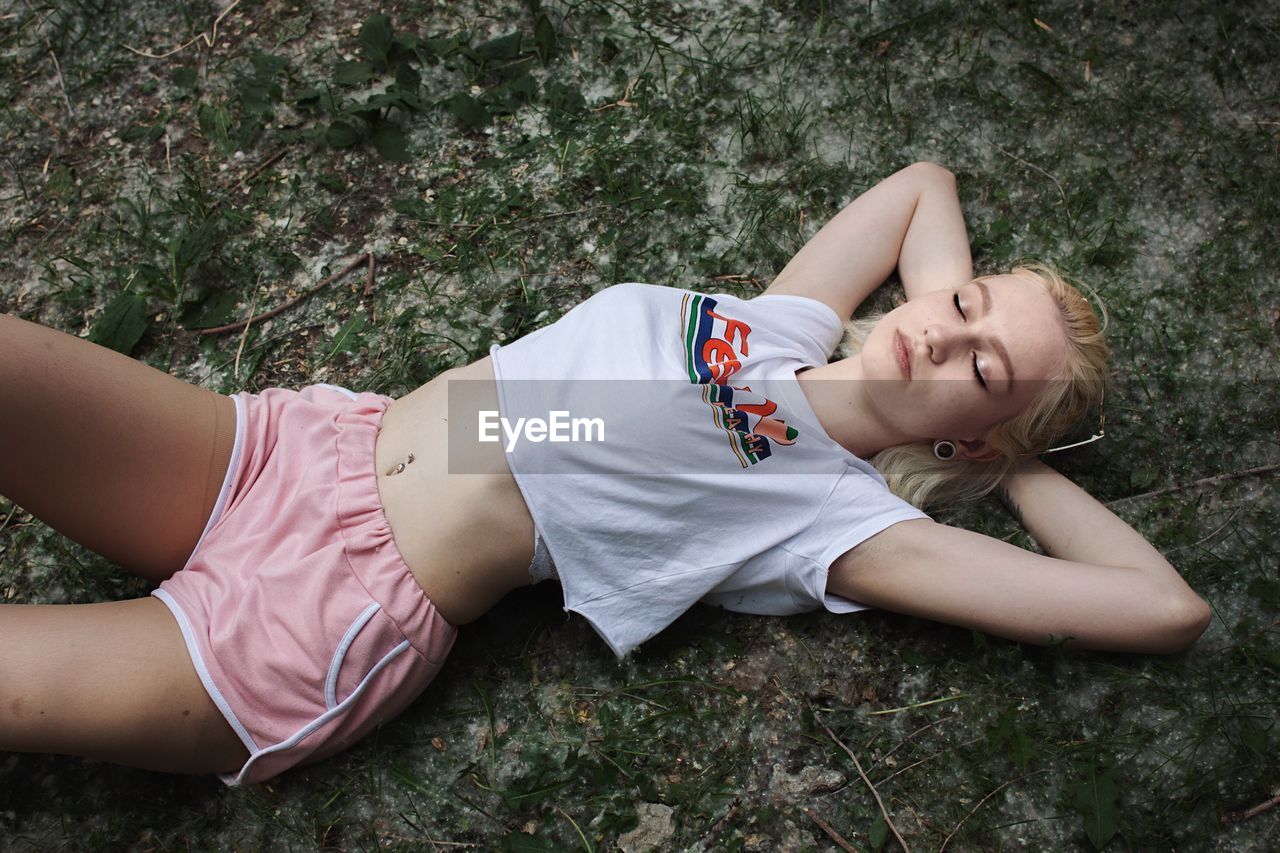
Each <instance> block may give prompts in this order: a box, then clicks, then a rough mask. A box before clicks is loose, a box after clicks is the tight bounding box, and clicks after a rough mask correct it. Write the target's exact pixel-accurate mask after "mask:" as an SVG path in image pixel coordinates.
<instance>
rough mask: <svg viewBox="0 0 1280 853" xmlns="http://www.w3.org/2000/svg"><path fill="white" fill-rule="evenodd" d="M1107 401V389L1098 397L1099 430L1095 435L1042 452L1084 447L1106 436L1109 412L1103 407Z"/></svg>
mask: <svg viewBox="0 0 1280 853" xmlns="http://www.w3.org/2000/svg"><path fill="white" fill-rule="evenodd" d="M1106 401H1107V393H1106V391H1103V392H1102V395H1101V396H1099V398H1098V431H1097V432H1096V433H1094V434H1093V435H1091V436H1089V437H1088V438H1086V439H1084V440H1083V441H1077V442H1076V443H1075V444H1064V445H1062V446H1061V447H1050V448H1049V449H1048V450H1045V451H1042V452H1043V453H1057V452H1058V451H1059V450H1070V449H1071V448H1073V447H1083V446H1084V445H1086V444H1093V443H1094V442H1095V441H1097V440H1098V439H1100V438H1103V437H1104V436H1106V434H1107V412H1106V410H1105V409H1104V408H1103V406H1104V404H1105V403H1106Z"/></svg>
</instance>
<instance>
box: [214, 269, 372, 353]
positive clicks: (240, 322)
mask: <svg viewBox="0 0 1280 853" xmlns="http://www.w3.org/2000/svg"><path fill="white" fill-rule="evenodd" d="M364 263H369V264H372V263H373V253H372V252H365V253H364V254H363V255H361V256H360V257H358V258H356V259H355V260H354V261H352V262H351V263H349V264H347V265H346V266H345V267H343V268H342V269H341V270H339V271H338V272H336V273H334V274H333V275H331V276H329V277H328V278H326V279H324V280H323V281H321V282H320V283H319V284H317V285H315V286H314V287H312V288H310V289H308V290H307V291H306V292H304V293H300V294H298V295H297V296H295V297H294V298H293V299H290V300H289V301H288V302H285V303H284V304H283V305H280V306H277V307H276V308H272V309H271V310H270V311H266V312H263V313H262V314H258V315H257V316H255V317H247V318H245V319H243V320H237V321H236V322H234V323H228V324H227V325H225V326H214V327H213V328H211V329H200V330H199V333H200V334H202V335H218V334H221V333H223V332H231V331H234V330H236V329H239V328H241V327H243V326H247V325H248V324H250V323H257V322H259V321H260V320H269V319H271V318H272V317H274V316H276V315H277V314H282V313H284V312H285V311H288V310H289V309H290V308H292V307H293V306H295V305H297V304H298V303H299V302H302V301H303V300H305V299H309V298H310V297H312V296H314V295H315V294H316V293H317V292H318V291H320V290H321V289H323V288H324V287H325V286H327V285H330V284H333V282H335V281H337V280H338V279H340V278H342V277H343V276H345V275H347V274H348V273H350V272H351V271H352V270H354V269H356V268H357V267H359V266H360V265H361V264H364Z"/></svg>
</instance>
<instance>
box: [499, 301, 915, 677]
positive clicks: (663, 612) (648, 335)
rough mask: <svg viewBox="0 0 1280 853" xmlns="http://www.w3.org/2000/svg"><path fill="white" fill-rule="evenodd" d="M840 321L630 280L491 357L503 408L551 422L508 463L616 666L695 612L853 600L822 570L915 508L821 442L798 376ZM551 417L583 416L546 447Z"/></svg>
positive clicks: (839, 605)
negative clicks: (832, 588)
mask: <svg viewBox="0 0 1280 853" xmlns="http://www.w3.org/2000/svg"><path fill="white" fill-rule="evenodd" d="M843 328H844V326H843V323H842V322H841V320H840V318H839V317H838V316H837V315H836V313H835V312H834V311H832V310H831V309H830V308H829V307H828V306H826V305H824V304H823V303H821V302H818V301H817V300H813V299H808V298H805V297H802V296H758V297H756V298H754V299H751V300H743V299H739V298H737V297H734V296H726V295H716V296H708V295H704V294H698V293H693V292H690V291H685V290H678V289H674V288H669V287H659V286H655V285H648V284H637V283H628V284H619V285H616V286H614V287H610V288H608V289H606V290H603V291H601V292H599V293H597V294H595V295H594V296H592V297H591V298H590V299H588V300H586V301H585V302H583V303H581V304H579V305H577V306H576V307H574V308H573V309H572V310H571V311H569V312H568V313H567V314H566V315H565V316H564V317H562V318H561V319H560V320H558V321H557V322H555V323H553V324H552V325H550V326H546V327H543V328H541V329H538V330H537V331H535V332H532V333H530V334H529V335H527V336H525V337H523V338H521V339H519V340H517V341H515V342H513V343H510V344H507V345H505V346H496V345H495V346H494V347H493V348H492V349H491V350H490V354H491V355H492V357H493V365H494V372H495V375H496V376H497V379H498V387H499V391H498V399H499V406H500V408H501V416H502V417H503V418H504V419H506V420H507V421H509V422H511V423H515V422H516V419H517V418H526V419H531V418H539V419H542V420H543V421H544V422H547V423H548V424H551V425H552V427H553V428H552V429H549V430H546V431H544V433H545V434H544V437H543V438H542V439H541V440H538V439H537V435H536V433H532V432H526V433H524V435H525V436H533V438H519V439H518V440H517V441H516V442H515V443H514V444H510V445H508V449H507V454H506V458H507V462H508V464H509V466H510V468H511V472H512V474H513V475H514V476H515V479H516V483H517V484H518V485H519V487H520V490H521V492H522V493H523V494H524V498H525V501H526V502H527V503H528V506H529V511H530V513H531V514H532V516H533V520H534V524H535V526H536V528H537V531H538V535H539V536H540V537H541V538H542V539H543V540H544V541H545V547H546V549H547V550H548V551H549V552H550V556H551V558H552V560H553V561H554V563H555V567H556V570H557V572H558V574H559V577H560V582H561V584H562V586H563V588H564V597H565V609H566V610H571V611H574V612H576V613H580V614H582V615H583V616H584V617H586V618H587V620H588V621H590V623H591V624H592V625H593V626H594V627H595V629H596V631H598V632H599V633H600V635H601V636H602V637H603V638H604V639H605V641H606V642H607V643H608V644H609V646H610V647H611V648H612V649H613V651H614V653H615V654H617V655H618V656H619V657H621V656H623V655H625V654H627V653H628V652H629V651H631V650H632V649H633V648H635V647H636V646H638V645H639V644H640V643H642V642H644V641H645V640H647V639H648V638H650V637H652V636H653V635H655V634H657V633H658V632H659V631H661V630H662V629H663V628H665V627H666V626H667V625H669V624H671V622H673V621H674V620H675V619H676V618H677V617H678V616H679V615H680V614H682V613H683V612H684V611H685V610H687V609H688V608H689V607H690V606H692V605H693V604H694V603H695V602H698V601H703V602H706V603H709V604H718V605H721V606H723V607H726V608H728V609H730V610H735V611H739V612H743V613H758V614H770V615H784V614H791V613H800V612H804V611H808V610H815V609H817V608H820V607H825V608H826V609H827V610H830V611H833V612H837V613H843V612H850V611H854V610H863V609H866V607H865V605H861V604H858V603H856V602H852V601H848V600H846V599H842V598H839V597H837V596H834V595H830V594H827V592H826V581H827V571H828V568H829V567H830V565H831V563H832V562H833V561H834V560H835V559H836V558H837V557H839V556H840V555H841V554H843V553H844V552H846V551H848V550H849V549H850V548H853V547H854V546H855V545H857V544H859V543H860V542H862V541H863V540H865V539H867V538H868V537H870V536H873V535H874V534H876V533H878V532H880V531H881V530H883V529H885V528H886V527H888V526H890V525H892V524H895V523H897V522H899V521H905V520H908V519H916V518H926V517H927V516H926V515H925V514H924V513H922V512H920V511H919V510H918V509H916V508H915V507H913V506H911V505H910V504H908V503H906V502H905V501H903V500H901V499H900V498H898V497H896V496H895V495H893V494H892V493H891V492H889V490H888V488H887V487H886V486H885V483H884V480H883V479H882V478H881V477H880V475H879V473H878V472H877V471H876V470H875V469H874V468H873V467H872V466H871V465H869V464H868V463H866V462H864V461H863V460H861V459H859V458H857V457H856V456H854V455H853V454H851V453H849V452H848V451H847V450H845V449H844V448H843V447H841V446H840V445H838V444H836V443H835V442H834V441H833V440H832V439H831V438H830V437H829V436H828V435H827V434H826V433H825V432H824V431H823V429H822V427H821V425H820V423H819V422H818V419H817V417H816V416H815V415H814V413H813V410H812V409H811V408H810V406H809V404H808V401H807V400H806V398H805V396H804V393H803V391H801V389H800V386H799V383H798V382H797V381H796V378H795V373H796V371H797V370H799V369H800V368H803V367H812V366H817V365H822V364H826V362H827V358H828V356H829V355H830V353H831V352H832V350H833V349H834V348H835V346H836V344H837V343H838V342H839V340H840V337H841V335H842V333H843ZM555 412H561V413H562V414H561V415H560V416H559V425H560V427H561V428H560V429H559V430H558V434H559V435H560V436H561V437H566V438H573V437H574V431H573V430H571V429H570V426H569V425H570V424H571V423H572V422H573V421H575V420H578V421H581V423H579V424H578V426H581V427H582V428H581V429H578V430H576V438H577V440H567V441H555V440H552V438H551V434H552V433H555V432H557V430H555V429H554V424H555V422H556V416H555V415H554V413H555ZM526 422H528V421H526ZM595 422H598V426H599V427H600V428H599V429H595V428H594V426H595V425H596V424H595ZM575 429H576V427H575ZM588 438H590V439H591V440H587V439H588Z"/></svg>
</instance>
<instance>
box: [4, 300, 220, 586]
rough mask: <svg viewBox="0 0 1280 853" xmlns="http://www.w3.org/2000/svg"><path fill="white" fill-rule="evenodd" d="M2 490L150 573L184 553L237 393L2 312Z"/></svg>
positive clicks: (216, 479)
mask: <svg viewBox="0 0 1280 853" xmlns="http://www.w3.org/2000/svg"><path fill="white" fill-rule="evenodd" d="M0 400H3V404H0V494H3V495H4V496H5V497H7V498H9V499H10V500H12V501H13V502H14V503H16V504H18V505H19V506H21V507H22V508H23V509H25V510H27V511H28V512H30V513H32V514H34V515H36V516H37V517H39V518H40V519H41V520H43V521H44V522H45V523H47V524H48V525H49V526H50V527H52V528H54V529H55V530H57V531H59V532H60V533H63V534H65V535H67V536H69V537H71V538H72V539H74V540H75V541H77V542H79V543H80V544H82V545H84V546H86V547H88V548H91V549H93V550H94V551H97V552H98V553H99V554H102V555H103V556H104V557H107V558H108V559H110V560H113V561H115V562H117V563H119V564H120V565H122V566H124V567H125V568H126V569H128V570H129V571H131V572H134V573H136V574H140V575H142V576H143V577H145V578H147V579H149V580H151V581H154V582H158V581H161V580H163V579H164V578H167V577H169V576H170V575H171V574H173V573H174V572H175V571H177V570H178V569H180V568H182V565H183V564H184V563H185V562H186V560H187V557H188V556H189V555H190V554H191V551H192V549H193V548H195V544H196V541H197V540H198V539H199V538H200V533H201V532H202V531H203V530H204V525H205V522H206V521H207V520H208V518H209V513H210V512H211V511H212V508H213V505H214V503H215V502H216V501H217V498H218V489H219V487H220V486H221V485H222V480H223V476H224V475H225V473H226V469H227V465H228V464H229V462H230V459H231V449H232V445H233V443H234V434H235V404H234V403H233V402H232V401H231V399H230V398H228V397H224V396H222V395H219V394H215V393H213V392H212V391H208V390H206V389H203V388H198V387H196V386H194V385H190V384H188V383H186V382H183V381H182V380H180V379H177V378H175V377H173V376H169V375H168V374H166V373H162V372H160V371H159V370H156V369H154V368H152V367H149V366H147V365H145V364H142V363H141V362H138V361H134V360H133V359H131V358H128V357H127V356H124V355H121V354H120V353H117V352H113V351H112V350H108V349H105V348H103V347H100V346H97V345H96V344H91V343H89V342H88V341H83V340H81V339H79V338H76V337H73V336H71V335H66V334H63V333H61V332H57V331H54V330H53V329H46V328H44V327H43V326H39V325H36V324H34V323H28V322H26V321H24V320H19V319H17V318H15V317H11V316H8V315H4V314H0Z"/></svg>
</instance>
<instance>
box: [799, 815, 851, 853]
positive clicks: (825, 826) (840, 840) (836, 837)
mask: <svg viewBox="0 0 1280 853" xmlns="http://www.w3.org/2000/svg"><path fill="white" fill-rule="evenodd" d="M804 813H805V814H807V815H808V816H809V819H810V820H812V821H813V822H814V823H816V824H817V825H818V826H819V827H821V829H822V831H823V832H825V833H826V834H827V837H828V838H830V839H831V840H832V841H834V842H835V843H836V844H839V845H840V849H841V850H847V851H849V853H858V848H857V847H854V846H853V845H852V844H850V843H849V842H848V841H845V840H844V837H843V836H842V835H840V833H838V832H836V831H835V830H834V829H832V828H831V824H829V823H827V822H826V821H825V820H823V819H822V818H820V817H818V813H817V812H815V811H814V810H813V809H811V808H809V807H808V806H805V807H804Z"/></svg>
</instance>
